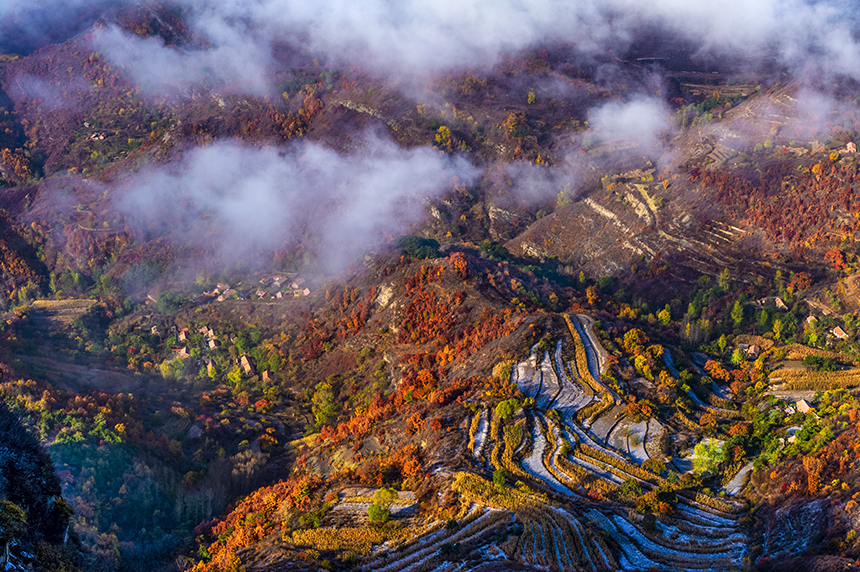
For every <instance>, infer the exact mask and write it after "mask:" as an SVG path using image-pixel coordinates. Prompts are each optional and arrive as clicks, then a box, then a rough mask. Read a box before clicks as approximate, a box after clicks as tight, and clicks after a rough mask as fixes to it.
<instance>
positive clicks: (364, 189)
mask: <svg viewBox="0 0 860 572" xmlns="http://www.w3.org/2000/svg"><path fill="white" fill-rule="evenodd" d="M478 176H479V171H478V170H477V169H475V168H474V167H472V166H471V165H470V164H469V163H468V162H467V161H465V160H464V159H461V158H452V157H449V156H443V155H441V154H440V153H439V152H437V151H435V150H433V149H429V148H416V149H411V150H405V149H402V148H399V147H398V146H397V145H396V144H395V143H394V142H392V141H390V140H386V139H381V138H379V137H376V136H373V135H365V136H364V137H363V138H362V139H361V144H360V148H359V150H358V151H356V152H354V153H351V154H348V155H344V154H340V153H337V152H335V151H333V150H331V149H329V148H327V147H324V146H322V145H320V144H317V143H311V142H305V141H302V142H297V143H294V144H291V145H289V146H287V147H278V148H275V147H251V146H247V145H244V144H241V143H238V142H219V143H215V144H212V145H209V146H206V147H200V148H195V149H193V150H191V151H189V152H188V153H187V154H186V155H185V156H184V157H182V158H181V159H178V160H176V161H173V162H171V163H170V164H168V165H166V166H162V167H160V168H151V169H148V170H145V171H143V172H141V173H139V174H137V175H135V176H134V177H133V178H132V179H130V180H128V181H127V182H126V183H124V184H123V186H122V187H121V188H120V189H119V194H120V196H122V197H123V198H122V199H121V200H120V201H119V204H118V208H119V209H120V212H122V213H123V214H125V215H126V217H127V219H128V220H129V222H130V223H131V224H132V225H133V226H134V227H136V228H138V229H141V230H143V231H145V232H147V233H149V234H150V235H153V236H154V235H158V236H166V237H168V239H169V240H171V241H173V242H175V243H176V244H178V245H182V246H189V247H193V248H196V249H197V250H199V251H200V252H202V253H203V255H202V258H201V260H198V261H185V262H186V264H184V266H186V267H187V266H192V265H194V264H195V263H196V264H198V265H200V266H208V267H213V266H216V267H217V266H219V265H220V266H221V267H222V268H223V267H225V266H229V265H234V264H237V263H240V262H244V263H251V264H253V262H254V261H255V260H258V259H260V260H262V259H266V258H268V260H269V261H271V257H272V255H273V254H274V253H275V252H277V251H280V250H285V249H290V248H293V247H294V245H295V244H297V243H298V242H302V243H303V244H304V245H305V246H304V248H305V250H306V251H307V252H309V254H311V255H313V258H314V259H315V262H317V263H318V264H319V265H320V266H321V269H323V270H325V271H326V272H338V271H340V270H343V269H344V268H345V267H346V266H347V265H349V264H351V263H353V262H356V261H357V260H360V257H361V256H362V255H363V254H364V253H365V252H366V251H367V250H368V249H370V248H372V247H375V246H377V245H378V244H380V243H381V242H384V241H386V240H388V239H390V238H391V237H392V236H396V235H398V234H402V233H404V232H405V231H406V230H407V229H408V228H409V226H410V225H411V224H413V223H415V222H417V221H419V220H420V219H421V218H422V217H423V216H425V214H426V210H427V205H426V203H427V200H428V199H430V198H433V197H437V196H439V195H440V194H442V193H443V192H445V191H446V190H448V189H450V188H451V186H452V178H453V177H457V180H459V181H461V182H462V183H464V184H471V183H472V182H474V181H475V180H476V179H477V177H478Z"/></svg>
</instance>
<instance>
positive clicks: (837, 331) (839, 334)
mask: <svg viewBox="0 0 860 572" xmlns="http://www.w3.org/2000/svg"><path fill="white" fill-rule="evenodd" d="M817 321H818V318H816V317H815V316H807V317H806V323H807V324H809V325H810V326H812V325H814V324H815V322H817ZM830 333H831V334H832V335H833V337H834V338H836V339H837V340H844V339H847V338H848V333H847V332H846V331H845V330H843V329H842V326H836V327H835V328H832V329H831V330H830Z"/></svg>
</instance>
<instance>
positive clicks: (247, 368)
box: [239, 356, 254, 375]
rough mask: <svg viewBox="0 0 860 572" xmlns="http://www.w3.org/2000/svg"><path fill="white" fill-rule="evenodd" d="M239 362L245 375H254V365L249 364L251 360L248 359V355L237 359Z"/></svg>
mask: <svg viewBox="0 0 860 572" xmlns="http://www.w3.org/2000/svg"><path fill="white" fill-rule="evenodd" d="M239 363H241V364H242V370H243V371H244V372H245V373H246V374H247V375H254V366H253V365H251V360H249V359H248V356H242V359H241V360H239Z"/></svg>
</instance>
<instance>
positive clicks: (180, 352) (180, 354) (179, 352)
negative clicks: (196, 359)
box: [173, 346, 191, 359]
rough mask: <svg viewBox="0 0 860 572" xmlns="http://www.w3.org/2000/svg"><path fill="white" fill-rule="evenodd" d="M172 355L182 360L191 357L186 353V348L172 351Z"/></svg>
mask: <svg viewBox="0 0 860 572" xmlns="http://www.w3.org/2000/svg"><path fill="white" fill-rule="evenodd" d="M173 353H175V354H176V355H177V356H178V357H181V358H182V359H185V358H189V357H191V354H189V353H188V347H187V346H185V347H183V348H180V349H174V350H173Z"/></svg>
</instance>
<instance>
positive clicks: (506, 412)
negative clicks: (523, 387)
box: [496, 399, 520, 419]
mask: <svg viewBox="0 0 860 572" xmlns="http://www.w3.org/2000/svg"><path fill="white" fill-rule="evenodd" d="M519 408H520V402H519V401H517V400H516V399H506V400H505V401H502V402H500V403H499V404H498V405H496V415H498V416H499V419H507V418H508V417H511V416H512V415H514V414H515V413H516V412H517V411H518V410H519Z"/></svg>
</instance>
